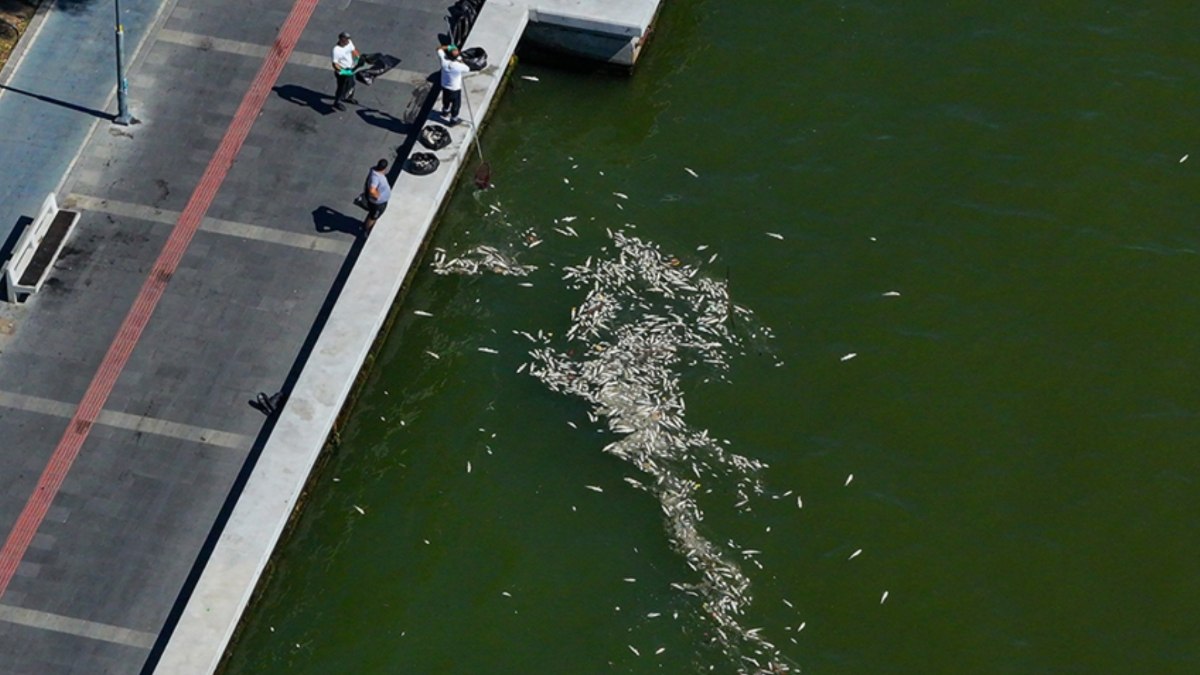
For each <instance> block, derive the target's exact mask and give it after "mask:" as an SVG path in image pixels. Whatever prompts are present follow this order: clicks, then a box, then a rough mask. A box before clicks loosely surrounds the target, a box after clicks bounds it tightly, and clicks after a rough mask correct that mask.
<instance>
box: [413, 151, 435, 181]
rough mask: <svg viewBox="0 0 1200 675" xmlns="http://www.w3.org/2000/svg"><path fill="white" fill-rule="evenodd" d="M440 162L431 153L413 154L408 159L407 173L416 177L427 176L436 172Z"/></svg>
mask: <svg viewBox="0 0 1200 675" xmlns="http://www.w3.org/2000/svg"><path fill="white" fill-rule="evenodd" d="M440 164H441V161H440V160H438V158H437V155H434V154H433V153H432V152H414V153H413V154H412V156H411V157H409V158H408V172H409V173H411V174H415V175H417V176H427V175H429V174H431V173H433V172H434V171H437V168H438V165H440Z"/></svg>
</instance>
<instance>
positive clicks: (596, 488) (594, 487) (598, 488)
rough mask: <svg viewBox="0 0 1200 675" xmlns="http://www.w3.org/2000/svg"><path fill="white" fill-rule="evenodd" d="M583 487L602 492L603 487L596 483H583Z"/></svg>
mask: <svg viewBox="0 0 1200 675" xmlns="http://www.w3.org/2000/svg"><path fill="white" fill-rule="evenodd" d="M583 487H585V488H587V489H589V490H591V491H592V492H604V488H602V487H600V486H598V485H584V486H583Z"/></svg>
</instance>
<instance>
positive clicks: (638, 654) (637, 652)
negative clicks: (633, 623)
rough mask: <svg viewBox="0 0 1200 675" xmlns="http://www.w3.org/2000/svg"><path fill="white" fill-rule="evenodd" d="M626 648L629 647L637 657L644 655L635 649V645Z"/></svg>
mask: <svg viewBox="0 0 1200 675" xmlns="http://www.w3.org/2000/svg"><path fill="white" fill-rule="evenodd" d="M626 646H627V647H629V651H631V652H633V653H634V654H636V655H637V656H641V655H642V653H641V652H639V651H638V650H637V647H634V646H633V645H626Z"/></svg>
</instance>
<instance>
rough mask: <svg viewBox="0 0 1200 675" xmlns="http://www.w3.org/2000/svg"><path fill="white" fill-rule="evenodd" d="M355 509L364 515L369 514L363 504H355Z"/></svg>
mask: <svg viewBox="0 0 1200 675" xmlns="http://www.w3.org/2000/svg"><path fill="white" fill-rule="evenodd" d="M354 510H355V511H358V512H359V513H360V514H361V515H364V516H365V515H367V512H366V511H363V508H362V507H361V506H358V505H357V504H355V505H354Z"/></svg>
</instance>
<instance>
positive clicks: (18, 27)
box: [0, 0, 41, 68]
mask: <svg viewBox="0 0 1200 675" xmlns="http://www.w3.org/2000/svg"><path fill="white" fill-rule="evenodd" d="M40 1H41V0H0V68H3V67H4V64H5V63H7V62H8V57H9V55H10V54H12V51H13V48H14V47H16V46H17V40H20V39H21V35H23V34H24V33H25V28H26V27H27V26H29V20H30V19H32V18H33V13H34V12H36V11H37V8H38V3H39V2H40Z"/></svg>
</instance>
